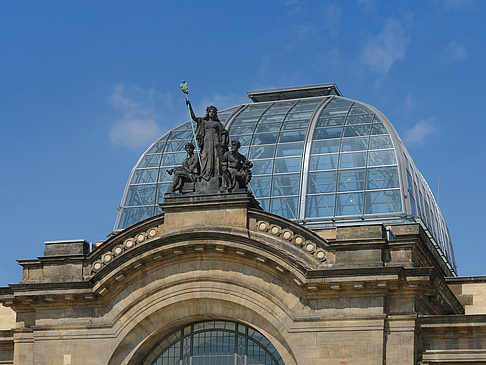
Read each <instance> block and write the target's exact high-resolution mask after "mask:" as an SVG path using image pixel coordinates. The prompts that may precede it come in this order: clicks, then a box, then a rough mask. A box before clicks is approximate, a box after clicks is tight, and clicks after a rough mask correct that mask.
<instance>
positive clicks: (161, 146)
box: [147, 138, 167, 154]
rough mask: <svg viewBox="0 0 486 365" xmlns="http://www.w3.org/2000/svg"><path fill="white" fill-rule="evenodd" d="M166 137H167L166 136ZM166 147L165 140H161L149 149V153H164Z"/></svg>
mask: <svg viewBox="0 0 486 365" xmlns="http://www.w3.org/2000/svg"><path fill="white" fill-rule="evenodd" d="M165 139H167V138H165ZM164 147H165V140H164V141H159V142H157V143H156V144H155V145H154V146H153V147H152V148H151V149H150V150H148V151H147V154H149V153H162V152H164Z"/></svg>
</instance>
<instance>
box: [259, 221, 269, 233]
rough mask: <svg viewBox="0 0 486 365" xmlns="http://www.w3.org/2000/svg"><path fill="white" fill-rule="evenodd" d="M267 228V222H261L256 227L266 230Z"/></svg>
mask: <svg viewBox="0 0 486 365" xmlns="http://www.w3.org/2000/svg"><path fill="white" fill-rule="evenodd" d="M267 228H268V226H267V223H265V222H261V223H260V224H259V225H258V229H259V230H260V231H266V230H267Z"/></svg>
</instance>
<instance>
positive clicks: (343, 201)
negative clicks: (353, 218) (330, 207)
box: [336, 192, 363, 216]
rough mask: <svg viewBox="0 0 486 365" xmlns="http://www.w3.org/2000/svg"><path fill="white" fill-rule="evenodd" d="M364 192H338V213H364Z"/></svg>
mask: <svg viewBox="0 0 486 365" xmlns="http://www.w3.org/2000/svg"><path fill="white" fill-rule="evenodd" d="M362 214H363V193H362V192H359V193H350V194H337V195H336V215H337V216H341V215H362Z"/></svg>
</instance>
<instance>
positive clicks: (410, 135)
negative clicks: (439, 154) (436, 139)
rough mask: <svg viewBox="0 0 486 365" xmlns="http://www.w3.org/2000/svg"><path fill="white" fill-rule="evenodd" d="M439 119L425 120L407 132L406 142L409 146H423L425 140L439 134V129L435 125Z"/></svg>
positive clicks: (405, 134) (405, 135)
mask: <svg viewBox="0 0 486 365" xmlns="http://www.w3.org/2000/svg"><path fill="white" fill-rule="evenodd" d="M436 119H437V118H435V117H432V118H428V119H423V120H421V121H420V122H418V123H417V124H415V125H414V126H413V127H412V128H411V129H409V130H407V131H405V133H404V138H403V140H404V142H405V144H407V145H408V146H414V145H422V144H424V142H425V140H426V139H427V138H428V137H429V136H432V135H435V134H436V133H437V127H436V125H435V120H436Z"/></svg>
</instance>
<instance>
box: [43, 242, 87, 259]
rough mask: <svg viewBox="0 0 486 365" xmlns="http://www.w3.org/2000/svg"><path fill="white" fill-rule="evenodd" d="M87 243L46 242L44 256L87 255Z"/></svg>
mask: <svg viewBox="0 0 486 365" xmlns="http://www.w3.org/2000/svg"><path fill="white" fill-rule="evenodd" d="M88 253H89V243H88V242H86V241H85V240H63V241H46V242H45V249H44V256H70V255H87V254H88Z"/></svg>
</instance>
